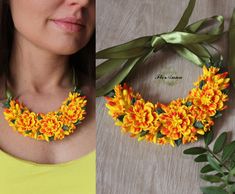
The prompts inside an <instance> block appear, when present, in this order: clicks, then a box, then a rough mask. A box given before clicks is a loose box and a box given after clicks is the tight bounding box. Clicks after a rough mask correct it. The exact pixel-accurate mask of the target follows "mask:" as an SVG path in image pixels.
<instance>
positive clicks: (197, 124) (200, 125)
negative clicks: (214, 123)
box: [193, 121, 204, 129]
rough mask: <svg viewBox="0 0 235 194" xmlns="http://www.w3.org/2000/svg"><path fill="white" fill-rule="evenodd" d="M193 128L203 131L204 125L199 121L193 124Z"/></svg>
mask: <svg viewBox="0 0 235 194" xmlns="http://www.w3.org/2000/svg"><path fill="white" fill-rule="evenodd" d="M193 126H194V127H196V128H198V129H203V127H204V125H203V124H202V122H201V121H195V123H194V124H193Z"/></svg>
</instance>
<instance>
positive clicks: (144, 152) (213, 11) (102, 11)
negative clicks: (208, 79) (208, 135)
mask: <svg viewBox="0 0 235 194" xmlns="http://www.w3.org/2000/svg"><path fill="white" fill-rule="evenodd" d="M187 3H188V0H98V1H97V3H96V4H97V5H96V6H97V13H96V14H97V27H96V29H97V40H96V45H97V51H98V50H101V49H104V48H107V47H109V46H113V45H116V44H120V43H124V42H126V41H128V40H131V39H134V38H137V37H140V36H145V35H152V34H157V33H162V32H167V31H170V30H172V29H173V28H174V27H175V25H176V24H177V22H178V20H179V19H180V17H181V15H182V13H183V11H184V9H185V8H186V6H187ZM234 5H235V4H234V1H233V0H224V1H221V0H198V1H197V3H196V6H195V9H194V12H193V15H192V17H191V19H190V22H194V21H196V20H198V19H201V18H204V17H210V16H213V15H218V14H222V15H224V16H225V24H226V25H225V28H226V29H227V28H228V23H229V20H230V17H231V14H232V10H233V8H234V7H235V6H234ZM217 47H218V48H219V49H220V50H221V51H222V52H223V54H224V56H225V58H226V55H227V40H226V37H224V38H223V39H222V40H220V41H219V43H218V44H217ZM201 72H202V70H201V69H200V68H199V67H197V66H195V65H192V64H190V62H188V61H186V60H184V59H182V58H180V57H179V56H177V55H176V54H174V53H172V52H170V51H163V52H160V53H157V54H156V55H155V56H154V57H153V58H151V59H150V60H149V61H148V62H147V63H145V64H142V65H140V66H139V67H138V68H137V69H136V70H135V71H134V73H132V75H131V76H130V77H129V79H128V83H129V85H131V86H132V87H133V88H134V89H135V90H137V91H138V92H140V93H141V94H142V96H143V97H144V98H145V99H147V100H151V101H152V102H157V101H160V102H162V103H168V102H170V101H171V100H173V99H176V98H178V97H185V96H186V95H187V93H188V91H189V90H190V89H191V88H192V87H193V82H194V81H196V80H197V78H198V76H199V75H200V74H201ZM166 73H173V74H175V75H178V76H182V79H181V80H178V81H174V82H166V81H161V80H159V79H156V76H157V75H158V74H166ZM234 97H235V92H234V90H233V91H232V92H231V95H230V99H231V100H230V102H229V109H228V110H226V111H225V112H224V115H223V117H222V118H220V119H217V120H216V124H215V128H214V130H215V132H216V133H217V134H218V133H221V132H222V131H225V130H228V131H233V130H234V126H235V119H234V116H235V103H234ZM96 108H97V109H96V113H97V114H96V119H97V194H200V193H201V192H200V189H199V187H200V186H203V185H205V182H204V181H201V180H200V178H199V170H200V168H201V167H202V165H203V164H195V163H194V162H193V157H190V156H185V155H183V153H182V152H183V150H184V149H186V148H188V147H190V146H192V145H183V146H180V147H176V148H172V147H171V146H159V145H154V144H150V143H146V142H140V143H139V142H137V140H136V139H132V138H130V137H129V136H128V135H127V134H122V133H121V132H120V129H119V127H117V126H114V121H113V120H112V118H111V117H109V116H108V114H107V112H108V111H107V109H106V108H105V100H104V99H103V98H102V97H100V98H97V106H96ZM232 136H233V138H235V132H233V135H232ZM200 144H202V141H199V142H197V143H195V144H194V146H196V145H200Z"/></svg>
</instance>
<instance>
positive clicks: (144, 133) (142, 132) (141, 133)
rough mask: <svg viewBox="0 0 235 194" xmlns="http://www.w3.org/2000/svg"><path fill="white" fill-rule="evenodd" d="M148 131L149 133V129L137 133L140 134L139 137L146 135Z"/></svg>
mask: <svg viewBox="0 0 235 194" xmlns="http://www.w3.org/2000/svg"><path fill="white" fill-rule="evenodd" d="M148 133H149V131H141V132H140V133H139V136H140V137H143V136H145V135H147V134H148Z"/></svg>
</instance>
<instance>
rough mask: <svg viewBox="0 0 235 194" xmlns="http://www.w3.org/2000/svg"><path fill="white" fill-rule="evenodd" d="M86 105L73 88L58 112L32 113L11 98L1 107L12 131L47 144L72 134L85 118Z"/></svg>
mask: <svg viewBox="0 0 235 194" xmlns="http://www.w3.org/2000/svg"><path fill="white" fill-rule="evenodd" d="M86 103H87V100H86V97H85V96H81V94H80V92H79V91H78V89H77V88H76V87H75V89H74V91H72V92H70V93H69V96H68V98H67V99H66V100H65V101H64V102H63V103H62V105H61V107H60V108H59V110H58V111H54V112H49V113H47V114H44V113H34V112H31V111H30V110H29V109H28V108H27V107H26V106H24V105H23V104H22V103H20V102H19V101H18V100H17V99H13V97H12V96H9V97H8V99H7V101H6V102H4V103H3V107H4V116H5V119H6V120H7V121H8V123H9V125H10V126H11V127H13V128H14V130H16V131H18V132H19V133H20V134H22V135H24V136H28V137H31V138H34V139H37V140H46V141H48V142H49V141H52V140H61V139H63V138H64V137H65V136H67V135H70V134H71V133H73V132H74V130H75V129H76V127H77V125H78V124H80V123H81V121H82V120H83V119H84V118H85V117H84V116H85V114H86V110H85V106H86Z"/></svg>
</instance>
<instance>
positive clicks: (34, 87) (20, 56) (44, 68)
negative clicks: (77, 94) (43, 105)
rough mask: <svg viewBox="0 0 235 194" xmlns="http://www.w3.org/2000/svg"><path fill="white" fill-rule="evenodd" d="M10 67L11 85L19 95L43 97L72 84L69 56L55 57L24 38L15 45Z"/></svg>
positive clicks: (15, 42) (16, 41)
mask: <svg viewBox="0 0 235 194" xmlns="http://www.w3.org/2000/svg"><path fill="white" fill-rule="evenodd" d="M19 45H20V46H19ZM9 65H10V72H9V74H10V77H9V80H8V81H9V83H10V85H11V87H12V89H14V90H16V91H15V92H17V93H22V92H24V91H27V92H35V93H43V92H48V91H50V90H51V88H54V87H59V86H60V87H69V86H71V83H72V81H71V80H72V76H71V75H72V74H71V73H72V72H71V68H70V67H69V63H68V56H63V55H56V54H53V53H51V52H49V51H47V50H43V49H41V48H38V47H37V46H35V45H33V44H31V43H30V42H29V41H27V40H25V39H23V38H19V39H17V40H15V41H14V44H13V49H12V53H11V60H10V64H9Z"/></svg>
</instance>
